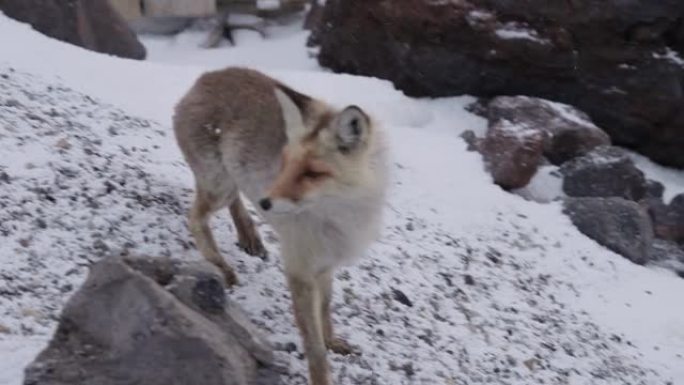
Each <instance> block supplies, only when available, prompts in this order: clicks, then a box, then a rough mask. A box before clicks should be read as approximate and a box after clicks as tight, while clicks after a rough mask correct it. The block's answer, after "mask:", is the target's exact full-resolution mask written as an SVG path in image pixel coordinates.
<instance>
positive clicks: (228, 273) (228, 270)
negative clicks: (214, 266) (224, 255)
mask: <svg viewBox="0 0 684 385" xmlns="http://www.w3.org/2000/svg"><path fill="white" fill-rule="evenodd" d="M219 268H220V269H221V272H222V273H223V278H224V279H225V281H226V286H228V287H233V286H235V285H237V284H238V283H240V281H239V280H238V277H237V274H235V270H233V268H232V267H230V266H227V265H226V266H220V267H219Z"/></svg>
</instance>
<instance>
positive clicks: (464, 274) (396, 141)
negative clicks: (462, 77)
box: [0, 16, 684, 385]
mask: <svg viewBox="0 0 684 385" xmlns="http://www.w3.org/2000/svg"><path fill="white" fill-rule="evenodd" d="M8 36H11V39H10V38H9V37H8ZM0 47H2V48H3V52H7V53H8V55H7V56H0V76H5V77H3V78H1V79H0V80H2V81H1V82H0V153H1V154H2V156H1V157H0V231H2V232H3V233H2V234H1V235H2V237H3V242H2V244H0V277H2V281H0V373H3V374H2V375H0V380H3V381H6V383H7V384H8V385H17V384H19V383H21V378H20V373H19V371H17V370H16V368H17V367H18V366H21V365H24V364H26V363H27V362H28V361H29V360H30V359H31V352H33V351H35V350H36V349H37V348H36V347H37V346H40V341H44V340H46V339H47V338H49V334H50V332H51V330H52V328H53V327H54V325H55V318H56V316H57V314H58V313H59V310H60V307H61V306H62V304H63V303H64V301H65V300H66V299H67V298H68V296H69V295H70V294H71V293H73V291H74V290H75V289H76V288H77V286H78V284H79V283H80V282H82V280H83V278H84V275H85V273H86V267H87V265H88V264H89V263H90V262H91V261H92V260H95V259H97V258H102V257H106V255H108V254H111V253H115V252H119V251H120V249H128V250H130V251H132V252H139V253H144V254H150V255H164V254H172V255H174V256H178V257H181V258H198V255H197V253H196V251H194V248H193V246H192V243H191V238H190V235H189V233H188V231H187V229H186V225H185V218H184V213H185V211H186V209H187V208H188V206H189V203H190V199H191V187H192V179H191V176H190V173H189V172H188V170H187V168H186V167H185V165H184V163H183V162H182V160H181V157H180V154H179V152H178V150H177V149H176V145H175V142H174V139H173V136H172V135H171V129H170V127H169V119H170V116H171V109H172V106H173V103H174V102H175V101H176V100H177V99H178V98H179V97H180V96H181V95H182V93H183V92H184V91H185V90H186V89H187V87H188V86H189V84H191V83H192V80H193V79H194V78H195V77H196V76H197V75H198V74H199V73H201V71H202V70H203V69H202V68H193V67H176V66H172V65H160V64H151V63H137V62H132V61H124V60H119V59H114V58H109V57H105V56H102V55H97V54H94V53H89V52H86V51H83V50H80V49H78V48H74V47H70V46H67V45H64V44H61V43H57V42H55V41H52V40H49V39H47V38H44V37H42V36H39V35H38V34H36V33H34V32H31V31H29V30H28V29H27V28H25V27H24V26H22V25H20V24H18V23H15V22H12V21H9V20H8V19H5V18H3V17H2V16H0ZM5 48H7V49H5ZM300 49H301V50H304V48H303V47H301V48H300ZM230 52H231V51H230V50H228V49H226V50H225V51H224V53H225V55H226V60H225V62H226V63H225V64H229V63H232V62H233V60H234V61H240V60H243V59H240V58H235V59H232V58H231V56H230ZM36 53H41V54H42V55H43V57H50V58H51V60H50V65H47V64H46V63H40V62H37V61H36V56H35V55H36ZM167 59H169V60H170V58H168V57H167ZM280 60H286V59H283V58H281V59H280ZM290 64H291V63H290ZM222 65H223V64H222ZM284 66H287V63H285V64H284ZM273 67H274V63H273V62H271V63H269V65H268V68H271V69H272V68H273ZM269 73H271V74H273V75H274V76H277V77H278V78H280V79H281V80H283V81H285V82H286V83H288V84H290V85H292V86H293V87H295V88H297V89H299V90H301V91H303V92H307V93H310V94H312V95H316V96H318V97H321V98H324V99H326V100H329V101H331V102H332V103H334V104H340V105H342V104H347V103H355V104H358V105H360V106H361V107H362V108H364V109H366V110H368V111H369V113H371V114H373V115H374V116H375V117H376V118H377V119H378V120H379V121H380V122H382V123H383V125H384V127H385V130H386V131H387V133H388V138H389V145H390V148H391V153H392V158H393V161H392V165H393V167H392V187H391V191H390V195H389V199H388V202H387V205H386V212H387V215H386V226H385V228H384V231H383V235H382V238H381V240H380V241H379V242H377V243H376V244H375V245H374V246H373V247H372V248H371V250H369V252H368V253H367V255H366V256H364V258H362V259H361V260H360V261H359V263H358V264H356V265H355V266H352V267H349V268H345V269H342V270H341V271H340V272H339V273H338V275H337V283H336V286H337V287H336V296H335V305H334V312H335V314H334V318H335V319H336V320H337V324H338V327H337V330H338V332H339V333H340V334H342V335H343V336H346V337H348V339H349V340H350V341H351V342H352V343H354V344H356V345H359V346H360V347H361V350H362V352H363V354H362V355H361V356H358V357H357V356H354V357H342V356H337V355H332V356H331V359H332V361H333V371H334V376H333V378H334V379H335V384H337V385H352V384H354V385H356V384H378V385H398V384H457V385H465V384H510V385H528V384H538V383H545V384H586V385H589V384H592V385H594V384H597V385H600V384H605V385H615V384H632V385H636V384H644V385H647V384H648V385H650V384H666V383H668V382H670V383H673V384H676V383H679V382H681V381H684V369H682V368H684V358H683V357H682V354H684V334H682V329H681V325H684V310H682V307H681V293H682V292H683V290H684V280H682V279H679V278H677V277H675V276H673V275H672V274H668V273H664V272H660V271H654V270H650V269H647V268H644V267H640V266H635V265H633V264H631V263H629V262H628V261H626V260H624V259H623V258H621V257H619V256H617V255H615V254H613V253H611V252H609V251H607V250H605V249H603V248H601V247H600V246H598V245H597V244H595V243H594V242H592V241H590V240H589V239H587V238H586V237H584V236H582V235H581V234H579V233H578V232H577V231H576V230H575V229H574V227H572V225H571V224H570V222H569V220H568V219H566V218H565V217H564V216H562V215H561V213H560V211H561V210H560V206H559V205H558V204H556V203H551V204H547V205H540V204H537V203H532V202H527V201H525V200H524V199H522V198H520V197H517V196H515V195H511V194H508V193H506V192H504V191H501V190H500V189H499V188H497V187H496V186H494V185H493V184H492V183H491V180H490V177H489V176H488V175H487V174H486V173H485V172H484V170H483V166H482V161H481V159H480V157H479V156H478V155H476V154H474V153H469V152H467V151H466V148H465V147H466V146H465V144H464V143H463V142H462V140H461V139H460V138H459V137H458V135H459V134H460V132H462V131H463V130H465V129H470V128H473V129H475V130H476V131H477V130H481V129H482V128H483V126H484V122H483V121H482V119H480V118H477V117H474V116H473V115H471V114H469V113H467V112H466V111H465V110H464V108H463V107H464V105H465V104H466V102H467V101H468V100H466V99H464V98H448V99H440V100H434V101H432V100H412V99H409V98H406V97H404V96H403V95H402V94H401V93H399V92H397V91H396V90H394V89H393V88H392V87H391V85H390V84H389V83H387V82H384V81H380V80H377V79H368V78H362V77H354V76H347V75H333V74H327V73H322V72H319V71H312V70H307V71H280V72H279V71H272V70H271V71H270V72H269ZM96 74H106V76H97V75H96ZM55 76H59V78H56V77H55ZM82 92H85V93H86V94H84V93H82ZM226 214H227V213H223V215H221V216H220V217H219V218H217V220H215V222H214V228H215V231H216V234H217V236H218V238H219V240H220V246H221V248H222V250H223V251H224V253H225V255H226V256H227V258H228V260H229V262H230V263H232V264H233V265H234V266H236V268H237V271H238V274H239V275H240V278H241V286H239V287H238V288H236V289H235V290H233V291H232V292H231V293H230V295H231V297H232V298H234V299H235V300H237V301H238V302H239V303H241V304H242V306H243V307H244V308H245V309H246V311H247V312H248V314H249V315H250V316H251V318H252V319H253V320H254V322H255V323H256V324H257V325H259V326H260V327H261V328H263V329H264V330H265V331H266V332H267V333H268V334H269V335H270V336H271V338H272V340H273V341H274V342H276V344H277V346H278V347H279V349H280V351H279V353H278V355H279V356H280V358H282V359H284V360H286V361H287V362H289V364H290V375H289V376H288V377H287V378H286V383H287V384H289V385H295V384H298V385H299V384H305V376H306V371H305V368H306V365H305V361H304V360H303V356H302V349H301V346H300V343H299V338H298V334H297V331H296V329H295V327H294V323H293V319H292V315H291V312H290V303H289V297H288V294H287V290H286V288H285V283H284V279H283V276H282V273H281V269H280V263H279V261H278V256H277V242H276V241H275V237H274V235H273V234H271V233H270V231H269V229H268V227H267V226H266V225H264V224H259V228H260V231H261V232H262V234H264V235H265V239H266V241H267V243H268V248H269V249H270V250H271V251H272V253H271V254H272V257H271V258H270V259H269V260H268V261H262V260H260V259H258V258H253V257H249V256H246V255H244V254H243V253H241V252H239V251H238V250H237V248H236V247H235V246H234V241H235V239H234V233H233V230H232V229H231V227H230V225H229V221H228V216H227V215H226ZM22 340H24V341H26V344H27V345H26V346H27V348H25V349H20V348H18V346H20V343H19V342H18V341H22ZM293 344H294V345H293ZM293 348H294V349H293ZM31 349H33V350H31ZM10 369H11V370H10ZM5 373H8V374H9V375H10V377H9V378H8V377H7V375H6V374H5Z"/></svg>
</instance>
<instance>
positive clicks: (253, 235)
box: [173, 67, 388, 385]
mask: <svg viewBox="0 0 684 385" xmlns="http://www.w3.org/2000/svg"><path fill="white" fill-rule="evenodd" d="M173 128H174V132H175V136H176V139H177V142H178V146H179V147H180V150H181V152H182V154H183V157H184V159H185V161H186V162H187V164H188V165H189V167H190V169H191V171H192V173H193V175H194V179H195V197H194V202H193V203H192V207H191V208H190V212H189V215H188V223H189V226H188V227H189V229H190V232H191V234H192V237H193V238H194V240H195V244H196V246H197V249H198V250H199V251H200V253H201V254H202V255H203V256H204V258H206V259H207V260H208V261H209V262H211V263H213V264H214V265H216V266H217V267H218V268H219V269H221V271H222V272H223V275H224V276H225V280H226V283H227V285H229V286H232V285H235V284H237V283H238V278H237V276H236V273H235V271H234V270H233V268H232V267H231V266H230V265H229V264H228V263H227V262H226V261H225V260H224V258H223V257H222V255H221V253H220V252H219V249H218V247H217V245H216V242H215V238H214V236H213V234H212V230H211V228H210V225H209V221H210V217H211V216H212V214H214V213H215V212H217V211H218V210H220V209H221V208H224V207H228V208H229V211H230V214H231V217H232V220H233V223H234V225H235V229H236V232H237V245H238V246H239V247H241V248H242V249H243V250H244V251H245V252H246V253H248V254H250V255H254V256H265V255H266V254H267V250H266V248H265V246H264V244H263V242H262V240H261V237H260V235H259V233H258V231H257V230H256V228H255V225H254V221H253V220H252V218H251V217H250V214H249V212H248V211H247V209H246V207H245V205H244V202H243V198H246V199H247V200H248V201H249V202H250V203H251V204H252V205H253V206H254V207H255V209H256V212H257V214H258V215H259V216H260V217H261V218H263V219H264V220H265V221H266V222H267V223H268V224H269V225H270V226H271V227H272V228H273V230H274V231H275V233H276V234H277V236H278V240H279V243H280V255H281V259H282V264H283V271H284V274H285V278H286V281H287V286H288V289H289V292H290V295H291V299H292V308H293V311H294V318H295V323H296V326H297V327H298V330H299V334H300V336H301V339H302V342H303V347H304V351H305V355H306V358H307V361H308V369H309V383H310V384H312V385H329V384H331V380H330V367H329V363H328V358H327V352H328V349H329V350H331V351H333V352H335V353H338V354H344V355H348V354H356V353H358V350H357V347H354V346H352V345H350V344H349V343H348V342H346V341H345V340H344V339H342V338H339V337H336V336H335V334H334V332H333V323H332V320H331V301H332V292H333V278H334V272H335V270H336V268H338V267H340V266H342V265H345V264H348V263H350V262H353V261H354V260H355V259H356V258H358V257H359V256H360V255H361V254H362V253H364V252H365V250H366V249H367V248H368V247H369V246H370V245H371V244H372V242H374V240H376V239H377V238H378V236H379V234H380V229H381V221H382V213H383V209H382V208H383V206H384V201H385V196H386V191H387V185H388V166H387V146H386V143H385V139H384V135H383V133H382V130H381V129H380V127H379V124H377V123H376V121H375V119H374V118H372V117H371V116H370V115H369V114H368V113H366V111H364V110H363V109H361V108H360V107H359V106H357V105H349V106H346V107H344V108H336V107H333V106H331V105H330V104H328V103H327V102H325V101H323V100H319V99H317V98H314V97H311V96H308V95H306V94H304V93H301V92H298V91H296V90H294V89H293V88H291V87H289V86H288V85H286V84H284V83H283V82H280V81H278V80H276V79H274V78H272V77H270V76H268V75H266V74H264V73H262V72H259V71H256V70H253V69H249V68H241V67H229V68H226V69H223V70H218V71H211V72H207V73H204V74H203V75H201V76H200V77H199V78H198V79H197V81H196V82H195V84H194V85H193V86H192V87H191V88H190V90H189V91H188V92H187V93H186V94H185V95H184V96H183V97H182V98H181V100H180V101H179V102H178V103H177V105H176V107H175V110H174V116H173Z"/></svg>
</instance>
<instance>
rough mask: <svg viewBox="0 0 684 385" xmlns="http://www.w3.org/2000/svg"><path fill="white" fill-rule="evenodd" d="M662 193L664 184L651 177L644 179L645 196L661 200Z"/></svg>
mask: <svg viewBox="0 0 684 385" xmlns="http://www.w3.org/2000/svg"><path fill="white" fill-rule="evenodd" d="M664 193H665V186H663V184H662V183H660V182H658V181H655V180H651V179H647V180H646V198H649V199H661V200H662V199H663V194H664Z"/></svg>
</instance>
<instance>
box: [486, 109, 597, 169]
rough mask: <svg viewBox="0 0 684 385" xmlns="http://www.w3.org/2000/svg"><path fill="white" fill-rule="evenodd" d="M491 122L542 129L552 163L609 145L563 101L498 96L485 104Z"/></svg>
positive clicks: (592, 125)
mask: <svg viewBox="0 0 684 385" xmlns="http://www.w3.org/2000/svg"><path fill="white" fill-rule="evenodd" d="M488 118H489V122H490V124H492V123H494V122H497V121H499V120H502V119H505V120H508V121H510V122H513V123H516V124H523V125H525V126H528V127H535V128H538V129H540V130H542V131H543V132H544V156H545V157H546V158H547V159H549V161H551V163H553V164H556V165H560V164H562V163H563V162H565V161H567V160H570V159H572V158H575V157H577V156H579V155H583V154H586V153H587V152H589V151H591V150H592V149H594V148H596V147H599V146H607V145H610V137H609V136H608V134H606V133H605V132H604V131H603V130H602V129H600V128H599V127H597V126H596V125H595V124H594V123H593V122H592V121H591V119H590V118H589V117H588V116H587V115H586V114H585V113H584V112H582V111H579V110H577V109H576V108H574V107H572V106H568V105H566V104H561V103H554V102H551V101H548V100H544V99H539V98H532V97H527V96H499V97H496V98H494V99H493V100H492V101H491V102H490V103H489V107H488Z"/></svg>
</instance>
